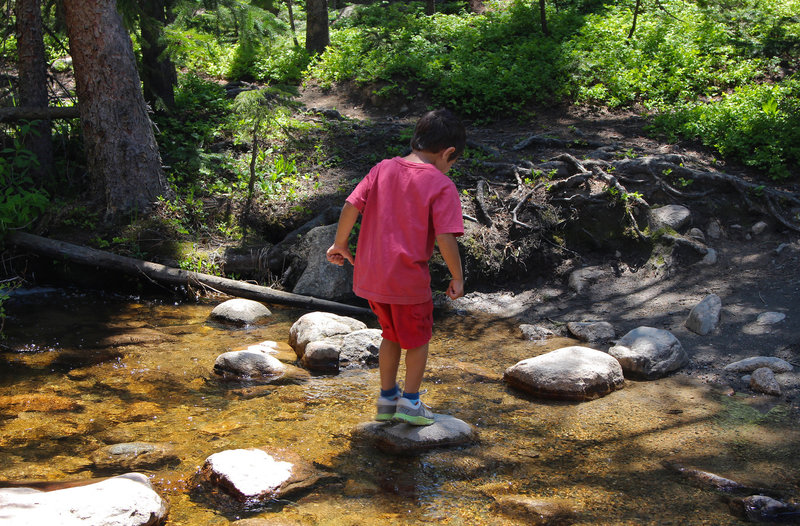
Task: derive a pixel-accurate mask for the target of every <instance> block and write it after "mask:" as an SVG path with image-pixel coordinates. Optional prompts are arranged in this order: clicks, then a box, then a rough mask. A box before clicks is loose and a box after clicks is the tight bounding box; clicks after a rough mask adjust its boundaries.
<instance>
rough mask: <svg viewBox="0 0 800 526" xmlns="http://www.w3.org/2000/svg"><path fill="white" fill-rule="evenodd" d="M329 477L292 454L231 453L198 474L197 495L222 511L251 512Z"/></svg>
mask: <svg viewBox="0 0 800 526" xmlns="http://www.w3.org/2000/svg"><path fill="white" fill-rule="evenodd" d="M326 476H328V475H327V474H326V473H323V472H321V471H319V470H317V469H316V468H314V466H312V465H311V464H310V463H309V462H307V461H305V460H303V459H302V458H300V457H299V456H298V455H296V454H295V453H292V452H290V451H272V450H268V449H266V448H249V449H229V450H226V451H221V452H219V453H214V454H213V455H211V456H209V457H208V458H207V459H206V460H205V462H204V463H203V466H202V467H201V468H200V469H199V471H198V472H197V473H196V474H195V477H194V478H195V482H196V484H197V486H196V487H197V489H198V491H200V492H202V493H204V494H205V495H206V496H207V497H209V498H210V499H211V500H212V502H213V504H214V505H215V506H217V507H218V508H220V509H223V510H226V511H230V510H241V511H248V510H250V511H252V510H257V509H261V508H264V507H266V506H267V505H269V504H270V503H272V502H275V501H276V500H278V499H284V498H287V497H289V496H292V495H295V494H297V493H298V492H302V491H304V490H306V489H308V488H310V487H312V486H313V485H314V484H316V483H317V482H319V481H320V479H322V478H325V477H326Z"/></svg>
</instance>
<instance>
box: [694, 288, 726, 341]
mask: <svg viewBox="0 0 800 526" xmlns="http://www.w3.org/2000/svg"><path fill="white" fill-rule="evenodd" d="M721 311H722V300H721V299H720V297H719V296H717V295H716V294H709V295H708V296H706V297H705V298H703V300H702V301H701V302H700V303H698V304H697V305H695V306H694V308H693V309H692V310H691V312H689V317H688V318H687V319H686V323H685V325H686V328H687V329H689V330H690V331H692V332H694V333H697V334H699V335H701V336H705V335H706V334H708V333H709V332H711V331H713V330H714V329H716V328H717V325H719V314H720V312H721Z"/></svg>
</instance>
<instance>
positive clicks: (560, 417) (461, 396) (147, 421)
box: [0, 289, 800, 526]
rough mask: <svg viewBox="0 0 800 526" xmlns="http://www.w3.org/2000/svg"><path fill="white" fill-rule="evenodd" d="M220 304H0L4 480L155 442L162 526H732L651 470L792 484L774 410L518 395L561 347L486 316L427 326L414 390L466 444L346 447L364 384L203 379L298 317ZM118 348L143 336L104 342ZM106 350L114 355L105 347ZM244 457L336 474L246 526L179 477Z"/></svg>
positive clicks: (58, 470) (651, 397) (793, 458)
mask: <svg viewBox="0 0 800 526" xmlns="http://www.w3.org/2000/svg"><path fill="white" fill-rule="evenodd" d="M220 301H222V298H216V299H214V298H210V299H205V300H202V301H201V302H199V303H175V302H173V301H167V300H163V299H157V298H149V299H143V298H135V297H129V296H114V295H104V294H98V293H82V292H81V293H79V292H75V291H67V290H61V289H57V290H53V291H50V292H48V293H46V294H45V293H40V294H27V295H14V296H13V297H12V298H11V299H9V300H8V301H7V302H6V304H5V310H6V313H7V315H8V318H7V320H6V324H5V339H4V340H3V341H2V342H0V343H2V349H3V350H2V352H0V400H1V401H3V403H0V480H5V481H18V480H30V479H35V480H53V481H56V480H75V479H83V478H91V477H97V476H103V475H107V473H98V472H96V471H94V470H93V465H92V462H91V461H90V460H89V459H90V457H91V454H92V452H93V451H95V450H97V449H98V448H100V447H102V446H105V445H108V444H114V443H121V442H134V441H143V442H167V443H171V444H173V445H174V446H175V447H176V449H177V453H178V456H179V458H180V463H179V464H177V465H172V466H169V467H166V468H163V469H159V470H155V471H144V473H145V474H146V475H147V476H149V477H150V479H151V481H152V483H153V485H154V487H155V489H156V490H157V491H158V492H159V493H160V494H161V495H162V496H164V497H165V498H167V499H168V501H169V503H170V515H169V520H168V522H167V524H169V525H192V526H196V525H225V524H229V523H230V522H233V521H235V520H237V519H239V518H244V517H247V516H257V517H264V518H272V517H274V518H278V517H280V518H281V519H283V520H285V521H288V522H287V523H291V524H294V523H296V524H318V525H351V524H352V525H356V524H358V525H364V524H366V525H372V524H376V525H377V524H422V523H427V522H433V523H441V524H450V525H501V524H503V525H504V524H531V523H533V522H532V520H531V518H527V519H515V518H512V517H510V516H507V515H504V514H502V513H501V511H500V510H499V509H498V506H497V504H496V502H495V499H496V498H498V497H502V496H503V495H525V496H527V497H532V498H541V499H549V500H552V501H554V502H560V503H563V504H564V505H566V506H567V507H569V508H571V509H573V510H574V512H575V515H574V519H573V520H572V522H571V523H572V524H585V525H589V524H592V525H598V524H715V525H724V524H742V522H741V521H740V520H739V519H737V518H736V517H735V516H734V515H733V514H732V513H731V511H730V510H729V509H728V506H727V504H726V502H725V499H723V498H720V495H719V494H718V493H715V492H714V491H712V490H711V489H708V488H702V487H697V486H693V485H691V484H690V483H689V482H688V481H686V480H684V479H682V478H681V477H680V475H678V474H677V473H674V472H673V471H670V470H668V469H666V468H665V467H664V466H663V465H662V462H663V461H664V460H666V459H679V460H680V461H681V462H683V463H685V464H689V465H692V466H694V467H697V468H699V469H702V470H706V471H710V472H714V473H717V474H720V475H722V476H725V477H728V478H731V479H734V480H737V481H739V482H742V483H747V484H750V485H753V486H765V485H766V486H770V487H788V488H790V489H792V488H793V489H794V490H796V489H797V484H798V473H800V471H799V470H798V468H800V459H798V455H797V444H798V443H799V440H798V439H800V433H799V432H798V431H797V430H796V427H797V426H796V425H795V424H796V415H792V414H791V413H790V411H789V410H788V409H787V408H786V407H785V406H784V405H781V404H768V405H764V404H763V397H760V398H756V397H753V396H751V395H748V394H738V393H731V392H730V390H729V389H726V388H724V387H714V386H711V385H708V384H706V383H703V382H702V381H700V380H698V379H695V378H692V377H690V376H688V375H685V374H680V373H678V374H675V375H672V376H671V377H668V378H664V379H661V380H656V381H650V382H635V381H630V380H626V383H625V387H624V388H623V389H622V390H619V391H616V392H614V393H611V394H610V395H608V396H605V397H603V398H600V399H597V400H593V401H589V402H581V403H575V402H557V401H546V400H537V399H533V398H531V397H528V396H526V395H524V394H521V393H519V392H516V391H514V390H512V389H510V388H509V387H507V386H506V385H505V384H504V383H503V382H502V373H503V371H504V370H505V369H506V368H507V367H509V366H511V365H513V364H515V363H516V362H518V361H520V360H522V359H525V358H529V357H532V356H536V355H539V354H542V353H544V352H547V351H550V350H553V349H556V348H558V347H563V346H567V345H573V344H575V343H576V342H574V341H572V340H564V339H561V340H548V341H546V342H531V341H525V340H523V339H521V337H520V334H519V329H518V326H517V324H516V323H514V322H513V321H511V320H503V319H499V318H492V317H487V316H483V315H481V316H478V315H470V314H463V315H458V314H453V313H450V314H447V315H442V316H439V317H438V318H437V320H436V325H435V328H434V338H433V340H432V342H431V354H430V359H429V362H428V369H427V375H426V379H425V385H424V386H423V387H425V388H427V389H428V394H427V395H426V396H425V401H426V403H428V404H429V405H431V406H432V407H433V409H434V411H436V412H440V413H447V414H451V415H453V416H456V417H457V418H460V419H462V420H464V421H466V422H468V423H470V424H472V425H474V426H475V427H476V428H477V430H478V433H479V442H478V443H477V444H475V445H472V446H469V447H464V448H454V449H440V450H434V451H430V452H427V453H423V454H420V455H416V456H392V455H389V454H387V453H383V452H381V451H379V450H377V449H375V448H373V447H372V446H371V445H370V444H364V443H357V442H354V441H353V440H351V438H350V432H351V430H352V429H353V428H355V427H356V426H357V425H358V424H359V423H362V422H364V421H367V420H370V419H371V417H372V415H373V412H374V402H375V396H376V393H377V389H378V371H377V369H352V370H345V371H342V372H340V373H339V374H338V375H313V374H312V375H311V377H310V379H307V380H304V381H297V382H293V383H292V382H290V383H286V384H283V385H269V386H259V385H257V384H245V383H241V382H239V383H230V382H224V381H221V380H220V379H218V378H217V377H216V376H215V375H214V374H213V372H212V367H213V364H214V360H215V358H216V357H217V356H218V355H219V354H221V353H223V352H225V351H228V350H231V349H234V348H239V347H243V346H246V345H250V344H254V343H258V342H261V341H265V340H275V341H278V342H287V341H288V337H289V328H290V327H291V325H292V323H294V321H296V320H297V318H298V317H300V316H301V315H302V314H303V313H304V311H300V310H293V309H286V308H280V307H272V310H273V316H272V318H271V321H270V322H269V323H268V324H266V325H264V326H259V327H251V328H244V329H232V328H226V327H223V326H221V325H217V324H214V323H209V322H208V315H209V313H210V311H211V309H212V308H213V306H214V305H215V304H216V303H219V302H220ZM365 321H367V322H368V323H370V324H371V326H374V323H372V322H371V321H369V320H365ZM126 334H128V335H133V334H138V335H139V336H136V337H133V336H130V337H129V339H128V340H127V341H124V342H123V343H128V344H127V345H118V344H119V343H120V342H121V341H120V340H119V338H120V337H121V336H120V335H123V336H122V337H123V338H124V337H125V336H124V335H126ZM110 337H115V338H117V340H115V341H114V343H116V344H117V346H110V347H109V346H107V344H108V343H110V341H109V340H108V338H110ZM104 342H105V343H104ZM131 342H138V343H131ZM401 374H402V370H401ZM26 397H27V399H28V400H29V402H27V405H26V403H25V402H21V400H24V399H25V398H26ZM65 401H66V403H65ZM3 404H5V406H4V405H3ZM258 446H269V447H273V448H285V449H289V450H291V451H293V452H295V453H297V454H299V455H300V456H301V457H303V458H305V459H306V460H308V461H311V462H314V463H316V464H317V465H319V466H322V467H324V468H325V469H326V470H328V471H330V472H333V473H334V474H335V475H336V477H335V478H334V479H328V480H325V481H323V482H321V483H320V484H319V485H317V486H316V487H315V488H313V489H311V490H310V491H308V492H306V493H304V494H302V495H300V496H299V497H298V498H297V499H296V500H293V501H285V502H276V503H275V504H274V505H272V506H270V507H269V508H268V509H265V510H262V511H260V512H258V513H256V514H255V515H239V514H236V513H230V512H223V511H219V510H216V509H214V508H213V507H211V506H210V505H209V504H208V503H206V502H204V501H203V500H202V499H199V498H197V497H195V496H194V492H193V488H192V475H193V474H194V473H195V471H196V470H197V469H198V468H199V467H200V465H202V463H203V461H204V460H205V459H206V458H207V457H208V456H209V455H211V454H213V453H216V452H219V451H223V450H227V449H237V448H249V447H258Z"/></svg>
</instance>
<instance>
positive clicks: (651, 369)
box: [608, 327, 689, 380]
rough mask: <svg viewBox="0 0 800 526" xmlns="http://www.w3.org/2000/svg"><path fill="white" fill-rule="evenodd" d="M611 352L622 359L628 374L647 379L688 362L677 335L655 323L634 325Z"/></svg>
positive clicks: (661, 374)
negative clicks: (656, 326) (641, 325)
mask: <svg viewBox="0 0 800 526" xmlns="http://www.w3.org/2000/svg"><path fill="white" fill-rule="evenodd" d="M608 354H610V355H611V356H613V357H614V358H616V359H617V360H618V361H619V363H620V365H622V370H623V371H625V376H630V377H631V378H637V379H644V380H653V379H656V378H661V377H663V376H666V375H668V374H669V373H671V372H674V371H677V370H678V369H680V368H681V367H683V366H685V365H686V364H687V363H689V357H688V356H687V355H686V351H684V350H683V346H682V345H681V342H679V341H678V339H677V338H676V337H675V335H673V334H672V333H671V332H669V331H666V330H664V329H656V328H653V327H638V328H636V329H633V330H632V331H630V332H629V333H627V334H626V335H625V336H623V337H622V338H621V339H620V340H619V341H618V342H617V344H616V345H614V346H613V347H611V348H610V349H609V350H608Z"/></svg>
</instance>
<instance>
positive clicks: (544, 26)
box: [539, 0, 550, 36]
mask: <svg viewBox="0 0 800 526" xmlns="http://www.w3.org/2000/svg"><path fill="white" fill-rule="evenodd" d="M539 17H540V18H541V21H542V33H543V34H544V35H545V36H549V35H550V30H549V29H548V28H547V6H546V5H545V0H539Z"/></svg>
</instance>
